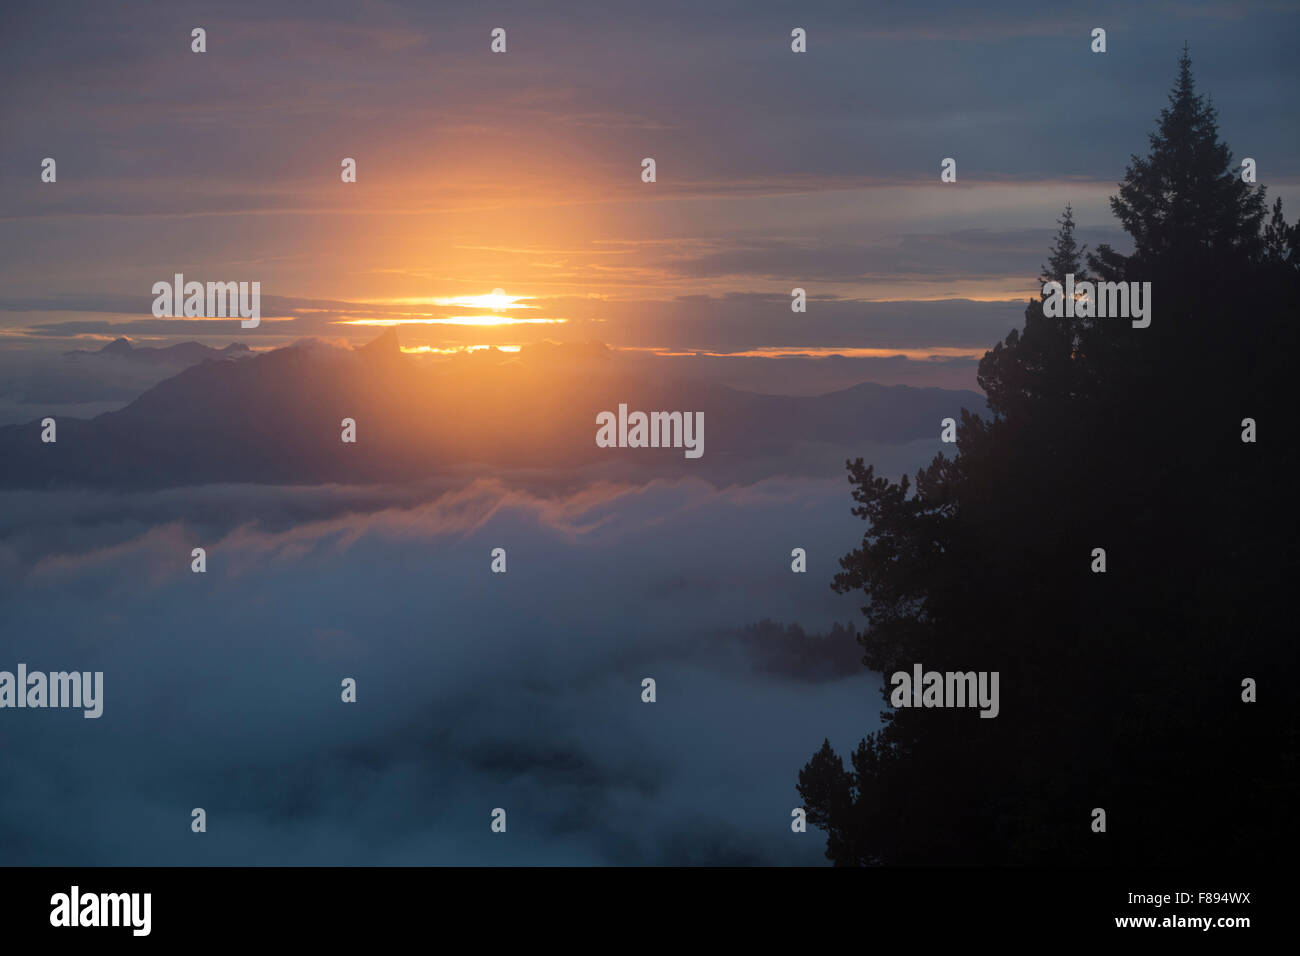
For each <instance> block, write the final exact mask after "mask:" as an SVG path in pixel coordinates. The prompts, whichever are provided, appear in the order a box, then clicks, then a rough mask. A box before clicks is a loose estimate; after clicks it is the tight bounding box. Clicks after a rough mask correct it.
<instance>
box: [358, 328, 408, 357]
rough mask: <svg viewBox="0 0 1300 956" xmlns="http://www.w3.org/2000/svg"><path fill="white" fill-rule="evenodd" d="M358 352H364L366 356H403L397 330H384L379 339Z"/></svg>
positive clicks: (362, 347)
mask: <svg viewBox="0 0 1300 956" xmlns="http://www.w3.org/2000/svg"><path fill="white" fill-rule="evenodd" d="M357 351H358V352H364V353H365V354H366V355H379V356H386V355H401V354H402V347H401V345H400V344H399V343H398V341H397V329H391V328H390V329H384V331H383V332H381V333H380V334H379V338H377V339H375V340H374V341H372V342H368V343H366V344H365V345H363V346H361V348H359V349H357Z"/></svg>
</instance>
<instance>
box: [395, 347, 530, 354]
mask: <svg viewBox="0 0 1300 956" xmlns="http://www.w3.org/2000/svg"><path fill="white" fill-rule="evenodd" d="M401 348H402V351H403V352H405V353H407V354H409V355H456V354H458V353H461V352H482V351H484V350H485V349H496V350H497V351H498V352H518V351H519V349H520V346H518V345H453V346H452V347H451V348H445V349H440V348H438V347H437V346H435V345H413V346H407V345H403V346H402V347H401Z"/></svg>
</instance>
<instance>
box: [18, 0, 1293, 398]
mask: <svg viewBox="0 0 1300 956" xmlns="http://www.w3.org/2000/svg"><path fill="white" fill-rule="evenodd" d="M1297 13H1298V9H1297V5H1296V4H1294V3H1251V2H1245V3H1232V4H1223V3H1190V2H1189V3H1182V2H1169V3H1158V4H1133V3H1110V4H1106V3H1103V4H1096V5H1092V6H1090V7H1086V8H1081V7H1079V6H1078V5H1077V4H1072V5H1068V6H1067V5H1062V6H1061V7H1059V8H1044V6H1043V5H1042V4H1040V3H1018V2H1011V3H998V4H986V5H978V6H972V5H969V4H965V3H937V4H936V3H927V4H906V5H897V4H863V3H813V4H802V3H801V4H790V3H770V2H744V3H710V4H704V5H700V4H693V3H677V2H656V3H652V4H631V3H612V4H601V5H598V8H594V9H593V5H591V4H571V3H562V2H560V3H547V4H523V3H520V4H510V3H474V4H470V3H463V4H440V3H431V2H423V0H422V2H409V3H402V2H360V3H357V2H347V3H342V2H330V0H326V2H319V3H313V4H310V5H302V4H285V3H276V2H256V3H246V2H230V3H223V4H220V5H211V4H200V3H187V2H166V3H131V4H115V5H104V4H100V3H60V4H31V3H11V4H6V5H5V9H4V11H3V13H2V14H0V17H2V18H3V24H2V25H3V29H2V30H0V75H2V76H3V83H4V87H5V90H6V94H7V95H6V96H5V97H4V98H3V100H2V101H0V127H2V128H3V130H4V136H3V138H2V139H0V251H2V252H3V256H2V257H0V287H2V291H0V348H10V349H13V348H19V349H28V348H32V347H43V348H48V349H68V348H73V347H82V348H84V347H93V346H95V345H96V344H103V343H106V342H108V341H110V340H111V339H113V338H115V337H117V336H119V335H125V336H128V337H130V338H132V339H133V340H134V341H136V342H137V343H141V344H167V343H172V342H177V341H182V340H188V339H198V340H201V341H204V342H207V343H209V344H213V345H218V346H219V345H224V344H227V343H229V342H232V341H243V342H247V343H248V344H249V345H251V346H252V347H253V348H255V349H263V348H268V347H272V346H276V345H282V344H286V343H288V342H291V341H294V340H296V339H298V338H301V337H303V336H316V337H320V338H324V339H329V340H339V341H347V342H353V343H359V342H362V341H365V340H367V339H369V338H373V337H374V335H375V334H376V333H377V331H379V328H380V324H391V323H394V322H397V323H400V324H399V329H400V334H401V340H402V344H403V346H404V347H406V348H410V349H419V348H423V349H429V350H436V349H457V348H464V347H467V346H473V345H481V344H489V345H497V346H502V345H504V346H512V347H513V346H517V345H521V344H528V343H531V342H539V341H543V340H550V341H556V342H588V341H601V342H604V343H606V344H609V345H611V346H613V347H616V348H626V349H640V350H648V351H652V352H668V353H671V352H681V351H694V352H703V353H719V354H734V353H750V354H753V355H767V354H772V353H773V351H774V350H775V351H779V350H791V349H793V350H796V351H800V352H804V353H806V354H811V355H821V354H825V353H826V352H827V351H835V352H839V353H841V354H848V355H858V356H861V357H867V358H870V357H879V356H881V355H893V354H897V353H899V352H903V353H905V354H907V355H908V356H909V358H910V359H914V360H924V359H928V358H930V357H938V358H941V359H942V358H951V359H963V358H964V359H966V360H967V366H968V367H970V368H971V369H972V371H971V372H970V373H969V374H967V377H966V381H965V383H964V384H966V385H967V386H968V387H969V386H971V385H973V359H974V358H977V357H978V356H979V355H980V354H982V352H983V350H984V349H986V348H988V347H990V346H991V345H992V344H993V343H994V342H996V341H997V340H998V339H1000V338H1001V337H1002V336H1003V335H1005V333H1006V332H1007V331H1009V330H1010V329H1011V328H1012V327H1014V326H1017V325H1018V324H1019V322H1020V319H1021V312H1022V310H1023V306H1024V302H1025V300H1026V299H1027V298H1028V297H1029V296H1030V295H1031V294H1033V293H1034V291H1035V283H1034V279H1035V276H1036V275H1037V273H1038V270H1039V266H1040V264H1041V263H1042V261H1043V260H1044V258H1045V252H1046V248H1047V246H1048V244H1049V242H1050V240H1051V236H1052V234H1053V232H1054V230H1055V222H1056V219H1057V217H1058V216H1059V214H1060V211H1061V209H1062V208H1063V207H1064V205H1065V204H1066V203H1071V204H1073V207H1074V209H1075V213H1076V219H1077V221H1078V223H1079V233H1080V237H1081V238H1082V239H1083V240H1084V241H1085V242H1088V243H1089V244H1090V245H1092V246H1095V245H1096V244H1097V243H1099V242H1110V243H1112V244H1114V245H1115V246H1116V247H1117V248H1120V249H1124V248H1125V247H1126V241H1125V237H1124V236H1123V234H1122V233H1121V232H1120V231H1119V230H1118V228H1117V225H1116V223H1115V221H1114V220H1113V218H1112V217H1111V215H1110V213H1109V209H1108V204H1107V197H1108V196H1110V195H1111V194H1113V193H1114V192H1115V186H1116V183H1117V181H1118V180H1119V179H1120V178H1121V177H1122V176H1123V173H1124V167H1125V164H1126V162H1127V160H1128V157H1129V155H1130V154H1132V153H1135V152H1143V151H1144V150H1145V146H1146V137H1147V135H1148V133H1149V132H1150V131H1151V129H1152V128H1153V126H1154V123H1155V120H1156V117H1157V115H1158V111H1159V109H1160V108H1161V107H1162V106H1163V105H1164V104H1165V99H1166V94H1167V91H1168V89H1169V87H1170V86H1171V84H1172V82H1173V79H1174V75H1175V69H1176V61H1177V57H1178V55H1179V52H1180V50H1181V47H1182V44H1183V42H1184V41H1185V42H1187V43H1188V44H1189V46H1190V50H1191V53H1192V57H1193V63H1194V69H1195V72H1196V76H1197V81H1198V84H1199V88H1200V89H1201V90H1203V91H1206V92H1209V93H1210V94H1211V95H1212V97H1213V102H1214V104H1215V105H1216V106H1217V107H1218V109H1219V111H1220V117H1221V124H1222V129H1221V132H1222V135H1223V136H1224V138H1225V139H1226V140H1227V141H1228V142H1229V144H1230V145H1231V146H1232V147H1233V149H1234V155H1235V156H1237V157H1242V156H1247V155H1249V156H1251V157H1252V158H1254V159H1255V160H1256V161H1257V163H1258V168H1259V177H1260V181H1261V182H1263V183H1265V184H1266V185H1267V186H1268V187H1269V189H1270V195H1281V196H1283V197H1284V199H1285V200H1286V201H1287V202H1288V204H1289V205H1288V208H1289V209H1290V210H1291V212H1292V215H1294V210H1295V203H1296V200H1297V198H1298V197H1300V190H1298V189H1297V184H1298V183H1300V160H1297V156H1298V155H1300V135H1298V129H1297V124H1296V120H1295V115H1294V111H1293V110H1287V108H1286V105H1287V104H1286V101H1285V99H1284V98H1285V97H1286V96H1287V95H1288V94H1289V93H1292V92H1293V91H1294V90H1295V89H1296V88H1297V72H1298V71H1300V67H1298V66H1297V63H1296V58H1295V56H1294V49H1295V44H1296V41H1297V39H1300V31H1298V30H1297V26H1298V25H1300V16H1297ZM196 26H201V27H203V29H205V30H206V35H207V36H206V39H207V52H206V53H202V54H198V53H194V52H192V51H191V48H190V47H191V35H190V32H191V30H192V29H193V28H194V27H196ZM1098 26H1100V27H1103V28H1104V29H1106V31H1107V51H1106V52H1105V53H1104V54H1097V53H1093V52H1091V49H1090V45H1091V31H1092V29H1093V28H1094V27H1098ZM496 27H501V28H503V29H505V30H506V52H505V53H500V54H496V53H493V52H491V50H490V43H491V36H490V33H491V31H492V29H494V28H496ZM794 27H801V28H803V29H805V30H806V31H807V38H808V39H807V52H806V53H803V54H796V53H793V52H792V51H791V48H790V45H791V40H790V33H791V30H792V29H793V28H794ZM47 156H48V157H53V158H55V159H56V162H57V181H56V182H55V183H43V182H41V180H40V171H41V166H40V164H41V160H42V159H43V158H45V157H47ZM345 157H348V158H352V159H355V160H356V163H357V181H356V182H355V183H344V182H342V181H341V177H340V169H341V165H340V164H341V162H342V160H343V159H344V158H345ZM645 157H653V158H654V159H655V161H656V177H657V178H656V182H654V183H645V182H642V180H641V168H642V167H641V162H642V159H643V158H645ZM946 157H952V158H955V159H956V160H957V182H955V183H941V182H940V180H939V173H940V162H941V160H942V159H944V158H946ZM177 272H179V273H182V274H184V275H185V276H186V278H187V279H197V280H198V281H231V280H244V281H254V280H256V281H259V282H260V283H261V290H262V295H263V297H264V299H263V307H262V314H263V316H264V318H263V321H262V325H261V326H260V327H259V328H258V329H256V330H242V329H240V328H239V327H238V325H237V324H235V323H231V322H229V321H223V320H205V319H162V320H159V319H154V318H153V316H152V315H151V313H150V307H151V304H152V301H153V296H152V294H151V292H150V290H151V288H152V285H153V283H154V282H157V281H160V280H161V281H170V279H171V277H172V276H173V275H174V274H175V273H177ZM796 287H799V288H804V289H805V290H806V292H807V295H808V297H809V305H808V311H807V312H806V313H803V314H798V313H792V312H791V310H790V296H791V290H792V289H793V288H796ZM494 290H502V293H503V294H504V296H505V298H502V299H499V300H489V304H487V305H485V304H484V300H483V299H481V298H472V297H482V296H485V295H490V294H491V293H493V291H494ZM464 297H471V298H469V299H468V300H464V301H457V300H458V299H463V298H464ZM502 306H510V307H508V308H503V307H502ZM521 320H526V321H521ZM484 323H491V324H484Z"/></svg>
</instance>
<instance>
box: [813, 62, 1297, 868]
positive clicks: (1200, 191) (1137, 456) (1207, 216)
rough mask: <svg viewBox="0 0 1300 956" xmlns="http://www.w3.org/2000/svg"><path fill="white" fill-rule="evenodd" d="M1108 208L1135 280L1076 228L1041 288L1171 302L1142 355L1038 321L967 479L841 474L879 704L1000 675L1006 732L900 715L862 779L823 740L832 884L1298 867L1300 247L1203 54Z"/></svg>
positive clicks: (1009, 373)
mask: <svg viewBox="0 0 1300 956" xmlns="http://www.w3.org/2000/svg"><path fill="white" fill-rule="evenodd" d="M1112 208H1113V210H1114V213H1115V215H1116V216H1117V218H1118V219H1119V221H1120V222H1121V224H1122V225H1123V226H1124V229H1125V231H1126V232H1127V233H1128V235H1129V236H1130V237H1131V239H1132V241H1133V252H1132V254H1131V255H1127V256H1126V255H1121V254H1120V253H1118V252H1116V251H1115V250H1113V249H1111V248H1109V247H1108V246H1105V245H1103V246H1101V247H1099V248H1098V250H1097V251H1096V253H1095V254H1088V253H1087V251H1086V250H1085V249H1084V248H1082V247H1080V246H1079V245H1078V244H1077V243H1076V240H1075V236H1074V221H1073V215H1072V211H1071V210H1070V208H1069V207H1068V206H1067V207H1066V209H1065V213H1064V215H1063V216H1062V218H1061V220H1060V229H1059V232H1058V233H1057V236H1056V240H1055V242H1054V244H1053V246H1052V248H1051V250H1050V252H1049V257H1048V260H1047V263H1046V264H1045V265H1044V266H1043V275H1042V277H1041V278H1042V280H1043V281H1048V280H1052V279H1055V280H1058V281H1059V280H1060V279H1062V278H1063V276H1064V274H1066V273H1073V274H1074V275H1075V277H1076V279H1080V278H1093V277H1100V278H1102V279H1105V280H1108V281H1138V282H1142V281H1147V282H1151V283H1152V313H1151V314H1152V321H1151V325H1150V326H1149V327H1148V328H1144V329H1137V328H1133V327H1132V326H1131V324H1130V322H1129V321H1128V320H1127V319H1122V318H1096V319H1088V318H1083V319H1071V318H1049V317H1047V316H1046V315H1045V314H1044V311H1043V302H1042V300H1041V299H1038V298H1035V299H1034V300H1032V301H1031V302H1030V303H1029V306H1028V308H1027V309H1026V310H1025V323H1024V327H1023V329H1020V330H1015V331H1012V332H1011V333H1010V334H1008V335H1007V337H1006V339H1005V340H1004V341H1003V342H1001V343H999V344H998V345H997V346H995V347H994V348H993V349H992V350H991V351H989V352H988V353H987V354H986V355H985V357H984V359H983V360H982V361H981V363H980V369H979V383H980V386H981V387H982V388H983V389H984V390H985V392H986V394H987V396H988V404H989V409H990V412H991V414H990V415H989V416H988V417H977V416H975V415H972V414H970V413H969V412H966V411H963V413H962V419H961V424H960V427H959V431H958V443H957V451H956V455H955V456H954V457H947V456H945V455H939V456H938V457H936V458H935V459H934V461H933V463H932V464H931V465H930V466H929V467H928V468H926V469H924V470H922V471H921V472H919V473H918V474H917V475H916V478H915V480H914V481H909V480H908V478H907V477H903V478H902V479H901V480H900V481H898V482H893V481H890V480H888V479H886V478H884V477H881V476H878V475H876V473H875V470H874V468H873V467H871V466H868V465H865V464H864V463H863V461H862V460H861V459H858V460H857V461H856V462H851V463H849V466H848V469H849V481H850V484H851V487H852V493H853V500H854V502H855V503H856V506H855V508H854V509H853V513H854V514H855V515H856V516H858V517H860V518H862V519H864V520H865V521H866V522H867V523H868V527H867V531H866V534H865V536H864V538H863V541H862V544H861V545H860V546H859V547H858V548H856V549H855V550H853V551H852V552H851V553H849V554H848V555H846V556H844V557H843V558H841V560H840V565H841V568H842V570H841V571H840V573H839V574H838V575H836V577H835V581H834V584H833V586H834V588H835V589H836V590H838V591H840V592H845V593H848V592H857V593H860V594H862V596H863V598H864V606H863V613H864V614H865V616H866V623H867V628H866V630H865V632H864V633H863V634H862V636H861V637H859V642H860V643H861V645H862V649H863V662H864V664H865V665H866V666H867V667H868V668H870V669H871V670H873V671H877V672H880V673H883V674H884V675H885V677H886V683H885V687H884V692H883V695H882V696H883V699H884V700H885V702H886V704H888V699H889V698H888V694H889V690H890V687H889V684H888V675H890V674H892V673H894V672H895V671H899V670H905V671H909V672H910V671H911V669H912V666H913V664H914V663H920V664H922V665H923V666H924V667H925V669H927V670H940V671H955V670H960V671H968V670H975V671H998V672H999V673H1000V689H1001V694H1000V696H1001V713H1000V714H999V716H998V717H997V718H995V719H980V718H979V717H978V714H977V711H975V710H963V709H949V708H929V709H926V708H900V709H897V710H886V711H885V712H884V713H883V714H882V721H883V722H882V727H881V729H880V730H879V731H877V732H875V733H872V734H870V735H868V736H867V737H866V739H864V740H863V741H862V742H861V743H860V744H859V745H858V747H857V749H856V750H855V751H853V753H851V754H849V755H848V757H849V765H848V767H847V768H846V767H845V764H844V762H843V760H842V758H841V757H840V756H839V755H837V754H836V753H835V752H834V751H833V750H832V749H831V747H830V744H829V742H828V743H826V744H825V745H824V746H823V747H822V748H821V750H820V751H818V752H817V753H816V754H815V755H814V756H813V757H812V759H811V761H810V762H809V763H808V764H807V765H806V766H805V767H804V769H803V770H802V771H801V772H800V774H799V785H798V786H799V792H800V794H801V795H802V798H803V801H804V805H805V807H806V809H807V811H808V819H809V820H810V821H812V822H813V823H814V824H815V825H817V826H819V827H821V828H822V829H824V830H825V832H826V834H827V856H828V857H829V858H830V859H831V860H833V861H834V862H835V863H837V864H876V863H1041V864H1046V863H1061V864H1071V863H1101V862H1127V863H1174V862H1205V861H1214V860H1241V861H1245V860H1251V859H1267V858H1272V856H1273V854H1275V853H1276V847H1277V845H1278V841H1283V840H1285V841H1290V842H1292V843H1293V841H1294V837H1295V834H1296V827H1295V823H1294V822H1293V817H1292V814H1291V812H1290V809H1291V807H1293V806H1295V805H1296V803H1297V796H1298V795H1300V794H1298V793H1297V773H1296V764H1295V753H1296V734H1297V720H1296V714H1295V711H1294V709H1292V708H1291V707H1290V706H1288V705H1289V703H1290V699H1291V696H1292V695H1291V690H1292V688H1293V687H1294V684H1293V683H1291V681H1292V680H1293V679H1294V677H1295V676H1296V673H1295V664H1296V651H1295V642H1294V639H1293V637H1292V634H1291V632H1292V631H1293V630H1294V624H1293V623H1292V621H1291V615H1290V613H1289V611H1288V610H1287V609H1286V608H1285V606H1286V604H1287V602H1288V599H1289V595H1290V591H1291V589H1292V588H1293V587H1294V583H1295V581H1296V573H1297V570H1298V568H1297V546H1296V537H1297V535H1296V531H1297V521H1296V518H1295V514H1296V504H1297V502H1296V500H1295V495H1296V492H1295V483H1296V475H1297V472H1296V457H1295V451H1294V439H1293V436H1292V434H1291V429H1290V427H1289V426H1290V422H1289V420H1288V419H1289V415H1290V412H1291V410H1292V409H1293V408H1294V407H1295V404H1296V403H1295V396H1294V386H1292V385H1291V379H1292V378H1293V376H1291V375H1290V369H1289V368H1288V367H1287V365H1288V364H1289V363H1290V362H1293V361H1295V360H1296V359H1297V358H1298V357H1300V353H1297V351H1296V345H1297V341H1296V340H1297V335H1296V319H1297V315H1296V310H1297V305H1300V230H1298V229H1297V227H1296V226H1288V225H1287V223H1286V221H1285V219H1284V218H1283V216H1282V212H1281V206H1280V203H1278V204H1276V205H1275V206H1274V207H1273V213H1272V216H1271V218H1268V219H1267V221H1266V212H1267V207H1266V205H1265V197H1264V189H1263V187H1261V186H1256V185H1252V184H1248V183H1244V182H1242V181H1241V178H1240V173H1239V166H1238V167H1234V165H1233V158H1232V155H1231V152H1230V150H1229V148H1228V146H1227V145H1226V144H1225V143H1223V142H1221V141H1220V140H1219V136H1218V128H1217V121H1216V116H1215V112H1214V110H1213V108H1212V107H1210V106H1209V105H1208V104H1207V103H1206V101H1205V100H1204V99H1203V98H1202V97H1201V96H1200V95H1198V94H1197V93H1196V92H1195V87H1194V83H1193V79H1192V72H1191V62H1190V59H1189V57H1188V56H1187V54H1186V51H1184V54H1183V57H1182V59H1181V61H1180V63H1179V75H1178V81H1177V83H1176V85H1175V87H1174V89H1173V92H1172V93H1171V94H1170V104H1169V106H1168V107H1167V108H1165V109H1164V110H1162V111H1161V114H1160V121H1159V126H1158V129H1157V132H1156V133H1155V134H1153V135H1152V137H1151V151H1150V153H1149V154H1148V155H1147V156H1146V157H1145V158H1138V157H1134V158H1133V160H1132V162H1131V164H1130V165H1129V167H1128V170H1127V173H1126V175H1125V178H1124V180H1123V182H1121V183H1120V187H1119V195H1118V196H1116V197H1114V199H1113V200H1112ZM1244 418H1253V419H1254V420H1255V421H1256V422H1257V428H1258V441H1257V442H1256V443H1253V444H1250V443H1243V441H1242V440H1241V434H1242V420H1243V419H1244ZM937 424H938V423H936V427H937ZM1094 548H1104V549H1105V551H1106V560H1107V569H1106V572H1105V573H1093V571H1092V570H1091V564H1092V552H1093V549H1094ZM1247 677H1250V678H1254V679H1255V680H1256V681H1258V686H1259V691H1258V693H1259V701H1258V702H1257V703H1253V704H1248V703H1243V701H1242V696H1241V694H1242V690H1241V687H1242V680H1243V679H1244V678H1247ZM1094 807H1102V808H1104V809H1105V810H1106V813H1107V832H1106V833H1104V834H1098V833H1093V832H1092V831H1091V828H1090V823H1091V812H1092V810H1093V808H1094Z"/></svg>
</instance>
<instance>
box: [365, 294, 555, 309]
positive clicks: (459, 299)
mask: <svg viewBox="0 0 1300 956" xmlns="http://www.w3.org/2000/svg"><path fill="white" fill-rule="evenodd" d="M535 298H536V296H532V295H506V293H505V291H504V290H502V289H493V290H492V291H491V292H488V293H485V294H483V295H453V296H439V297H435V298H416V299H364V300H362V301H361V302H359V303H356V304H359V305H360V304H365V305H441V306H453V307H456V308H462V309H491V310H492V311H494V312H502V311H505V310H507V309H535V308H537V306H535V305H521V304H520V303H522V302H524V301H525V300H530V299H535Z"/></svg>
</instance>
